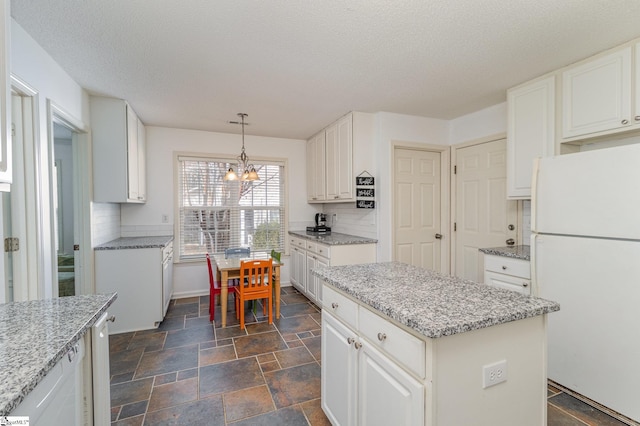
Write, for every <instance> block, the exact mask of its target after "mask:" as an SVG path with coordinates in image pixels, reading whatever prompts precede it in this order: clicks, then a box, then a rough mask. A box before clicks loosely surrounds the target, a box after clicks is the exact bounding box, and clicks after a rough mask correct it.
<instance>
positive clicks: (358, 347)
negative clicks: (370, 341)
mask: <svg viewBox="0 0 640 426" xmlns="http://www.w3.org/2000/svg"><path fill="white" fill-rule="evenodd" d="M353 347H354V348H356V349H360V348H361V347H362V343H360V342H356V343H355V344H354V345H353Z"/></svg>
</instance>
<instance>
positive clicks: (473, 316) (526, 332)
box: [314, 262, 559, 426]
mask: <svg viewBox="0 0 640 426" xmlns="http://www.w3.org/2000/svg"><path fill="white" fill-rule="evenodd" d="M314 273H315V274H316V275H317V276H318V277H319V278H320V279H322V281H323V286H324V299H323V311H322V361H323V362H322V379H321V381H322V408H323V410H324V412H325V414H326V415H327V416H328V417H329V419H330V420H331V422H332V423H333V424H334V425H350V424H367V425H376V424H414V425H417V424H424V425H430V426H436V425H458V424H460V425H462V424H473V425H480V426H482V425H487V426H488V425H491V426H495V425H514V424H517V425H536V426H538V425H541V424H544V423H545V421H546V382H547V379H546V314H548V313H551V312H554V311H557V310H559V305H558V304H557V303H555V302H550V301H547V300H543V299H539V298H534V297H529V296H525V295H521V294H518V293H516V292H512V291H506V290H502V289H496V288H492V287H489V286H485V285H482V284H478V283H475V282H472V281H467V280H462V279H459V278H455V277H451V276H447V275H443V274H439V273H437V272H434V271H429V270H425V269H422V268H417V267H414V266H410V265H406V264H402V263H398V262H389V263H375V264H366V265H351V266H339V267H328V268H319V269H317V270H315V271H314ZM498 373H499V374H498ZM497 375H501V377H504V378H506V380H504V381H501V380H496V377H497ZM461 407H463V408H462V409H461Z"/></svg>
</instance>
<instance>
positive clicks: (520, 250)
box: [478, 246, 529, 260]
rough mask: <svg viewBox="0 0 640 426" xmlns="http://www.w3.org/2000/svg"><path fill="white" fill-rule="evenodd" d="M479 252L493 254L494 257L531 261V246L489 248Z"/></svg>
mask: <svg viewBox="0 0 640 426" xmlns="http://www.w3.org/2000/svg"><path fill="white" fill-rule="evenodd" d="M478 250H480V252H481V253H484V254H491V255H493V256H502V257H511V258H514V259H522V260H529V246H506V247H488V248H481V249H478Z"/></svg>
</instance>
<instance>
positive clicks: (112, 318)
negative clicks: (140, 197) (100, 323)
mask: <svg viewBox="0 0 640 426" xmlns="http://www.w3.org/2000/svg"><path fill="white" fill-rule="evenodd" d="M107 321H110V322H116V316H115V315H111V316H110V317H109V318H107Z"/></svg>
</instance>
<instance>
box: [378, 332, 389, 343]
mask: <svg viewBox="0 0 640 426" xmlns="http://www.w3.org/2000/svg"><path fill="white" fill-rule="evenodd" d="M386 338H387V335H386V334H385V333H378V340H380V341H381V342H383V341H384V340H385V339H386Z"/></svg>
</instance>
